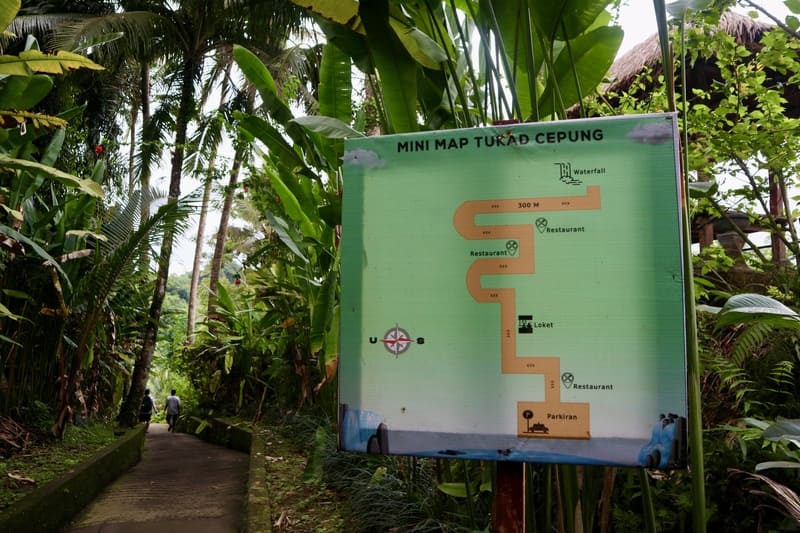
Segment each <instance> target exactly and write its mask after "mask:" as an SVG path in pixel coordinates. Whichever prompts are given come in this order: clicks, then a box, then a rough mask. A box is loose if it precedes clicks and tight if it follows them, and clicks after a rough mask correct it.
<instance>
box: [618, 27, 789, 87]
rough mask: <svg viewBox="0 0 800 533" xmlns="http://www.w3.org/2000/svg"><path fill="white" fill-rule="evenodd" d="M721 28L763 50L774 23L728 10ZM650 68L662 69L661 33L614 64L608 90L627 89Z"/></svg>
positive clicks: (756, 48)
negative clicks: (767, 22)
mask: <svg viewBox="0 0 800 533" xmlns="http://www.w3.org/2000/svg"><path fill="white" fill-rule="evenodd" d="M719 28H721V29H722V30H724V31H725V32H727V33H729V34H730V35H732V36H733V37H735V38H736V42H737V43H739V44H740V45H743V46H745V47H746V48H747V49H749V50H751V51H755V50H758V49H760V45H759V42H760V41H761V37H762V36H763V35H764V33H765V32H767V31H769V30H771V29H772V28H774V26H772V25H770V24H766V23H764V22H760V21H757V20H755V19H753V18H751V17H748V16H744V15H739V14H737V13H732V12H726V13H724V14H723V15H722V17H721V19H720V23H719ZM647 68H651V69H654V70H658V71H660V70H661V47H660V46H659V43H658V34H653V35H652V36H650V37H649V38H648V39H646V40H645V41H643V42H641V43H639V44H638V45H636V46H634V47H633V48H632V49H630V50H629V51H628V52H627V53H626V54H625V55H623V56H622V57H620V58H619V59H617V60H616V61H615V62H614V64H613V65H611V69H610V70H609V79H611V80H612V81H611V83H610V84H609V85H608V86H607V87H606V88H605V90H606V91H609V92H620V91H624V90H625V89H627V88H628V87H630V85H631V83H632V82H633V80H634V79H636V76H638V75H639V74H640V73H641V72H642V71H643V70H645V69H647Z"/></svg>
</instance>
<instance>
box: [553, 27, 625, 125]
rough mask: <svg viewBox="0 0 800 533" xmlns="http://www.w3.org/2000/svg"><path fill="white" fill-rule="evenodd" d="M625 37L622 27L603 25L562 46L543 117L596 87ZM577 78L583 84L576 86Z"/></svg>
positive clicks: (565, 107)
mask: <svg viewBox="0 0 800 533" xmlns="http://www.w3.org/2000/svg"><path fill="white" fill-rule="evenodd" d="M622 37H623V32H622V29H621V28H618V27H615V26H614V27H612V26H603V27H601V28H597V29H596V30H593V31H591V32H589V33H586V34H583V35H581V36H580V37H578V38H576V39H575V40H573V41H571V42H570V46H569V47H566V46H565V47H563V48H562V50H561V53H559V54H558V57H557V58H556V61H555V64H554V65H553V70H554V72H553V74H552V75H551V76H549V77H548V81H547V86H546V87H545V90H544V93H543V94H542V97H541V100H540V104H539V109H540V113H541V116H542V117H546V116H549V115H552V114H553V113H555V112H556V111H562V110H565V109H567V108H569V107H570V106H572V105H573V104H575V103H576V102H578V99H579V97H580V96H586V95H587V94H589V93H590V92H591V91H592V90H594V88H595V87H597V86H598V85H599V84H600V83H601V82H602V81H603V78H604V77H605V75H606V73H607V72H608V69H609V67H610V66H611V64H612V63H613V62H614V57H615V56H616V54H617V50H619V46H620V44H622ZM576 78H577V83H579V84H580V87H577V86H576ZM579 89H580V90H579Z"/></svg>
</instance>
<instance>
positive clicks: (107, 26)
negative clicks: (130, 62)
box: [52, 11, 166, 63]
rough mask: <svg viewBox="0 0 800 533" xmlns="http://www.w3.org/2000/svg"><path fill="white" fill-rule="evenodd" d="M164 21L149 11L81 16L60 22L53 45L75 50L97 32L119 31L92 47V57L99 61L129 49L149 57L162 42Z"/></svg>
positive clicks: (99, 33) (109, 58) (141, 57)
mask: <svg viewBox="0 0 800 533" xmlns="http://www.w3.org/2000/svg"><path fill="white" fill-rule="evenodd" d="M165 24H166V21H165V20H164V19H163V17H160V16H158V15H157V14H155V13H152V12H148V11H128V12H125V13H113V14H110V15H105V16H102V17H91V18H82V19H78V20H74V21H68V22H65V23H63V24H61V25H59V26H58V28H57V31H56V34H55V36H54V37H53V41H52V45H53V47H54V48H56V49H58V50H74V49H77V48H81V47H82V46H84V45H86V44H87V43H89V42H92V40H93V39H95V38H97V37H98V36H101V35H108V34H117V33H121V34H122V36H121V37H120V38H119V39H116V40H113V41H109V42H106V43H105V44H103V45H102V46H99V47H97V48H96V49H95V57H97V60H98V61H99V62H101V63H102V62H104V61H109V60H112V58H116V57H121V56H123V55H129V54H130V52H133V53H134V55H135V56H136V57H137V58H139V59H149V58H152V57H154V56H155V55H156V54H157V51H158V50H159V47H160V46H161V45H162V44H163V43H162V41H163V39H164V36H165V35H166V34H165V32H164V27H165Z"/></svg>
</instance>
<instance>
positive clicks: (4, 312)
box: [0, 303, 25, 321]
mask: <svg viewBox="0 0 800 533" xmlns="http://www.w3.org/2000/svg"><path fill="white" fill-rule="evenodd" d="M0 318H10V319H11V320H15V321H16V320H19V319H20V318H22V319H24V318H25V317H24V316H20V315H17V314H14V313H12V312H11V310H10V309H9V308H8V307H6V306H5V305H3V304H2V303H0Z"/></svg>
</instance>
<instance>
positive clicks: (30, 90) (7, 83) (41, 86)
mask: <svg viewBox="0 0 800 533" xmlns="http://www.w3.org/2000/svg"><path fill="white" fill-rule="evenodd" d="M2 83H3V85H2V88H0V102H2V104H0V105H2V106H3V108H5V109H17V110H22V111H24V110H27V109H30V108H32V107H33V106H35V105H36V104H38V103H39V102H41V101H42V100H43V99H44V97H45V96H47V95H48V94H50V91H51V90H52V89H53V79H52V78H51V77H50V76H47V75H44V74H35V75H33V76H9V77H7V78H5V79H4V80H3V81H2Z"/></svg>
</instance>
